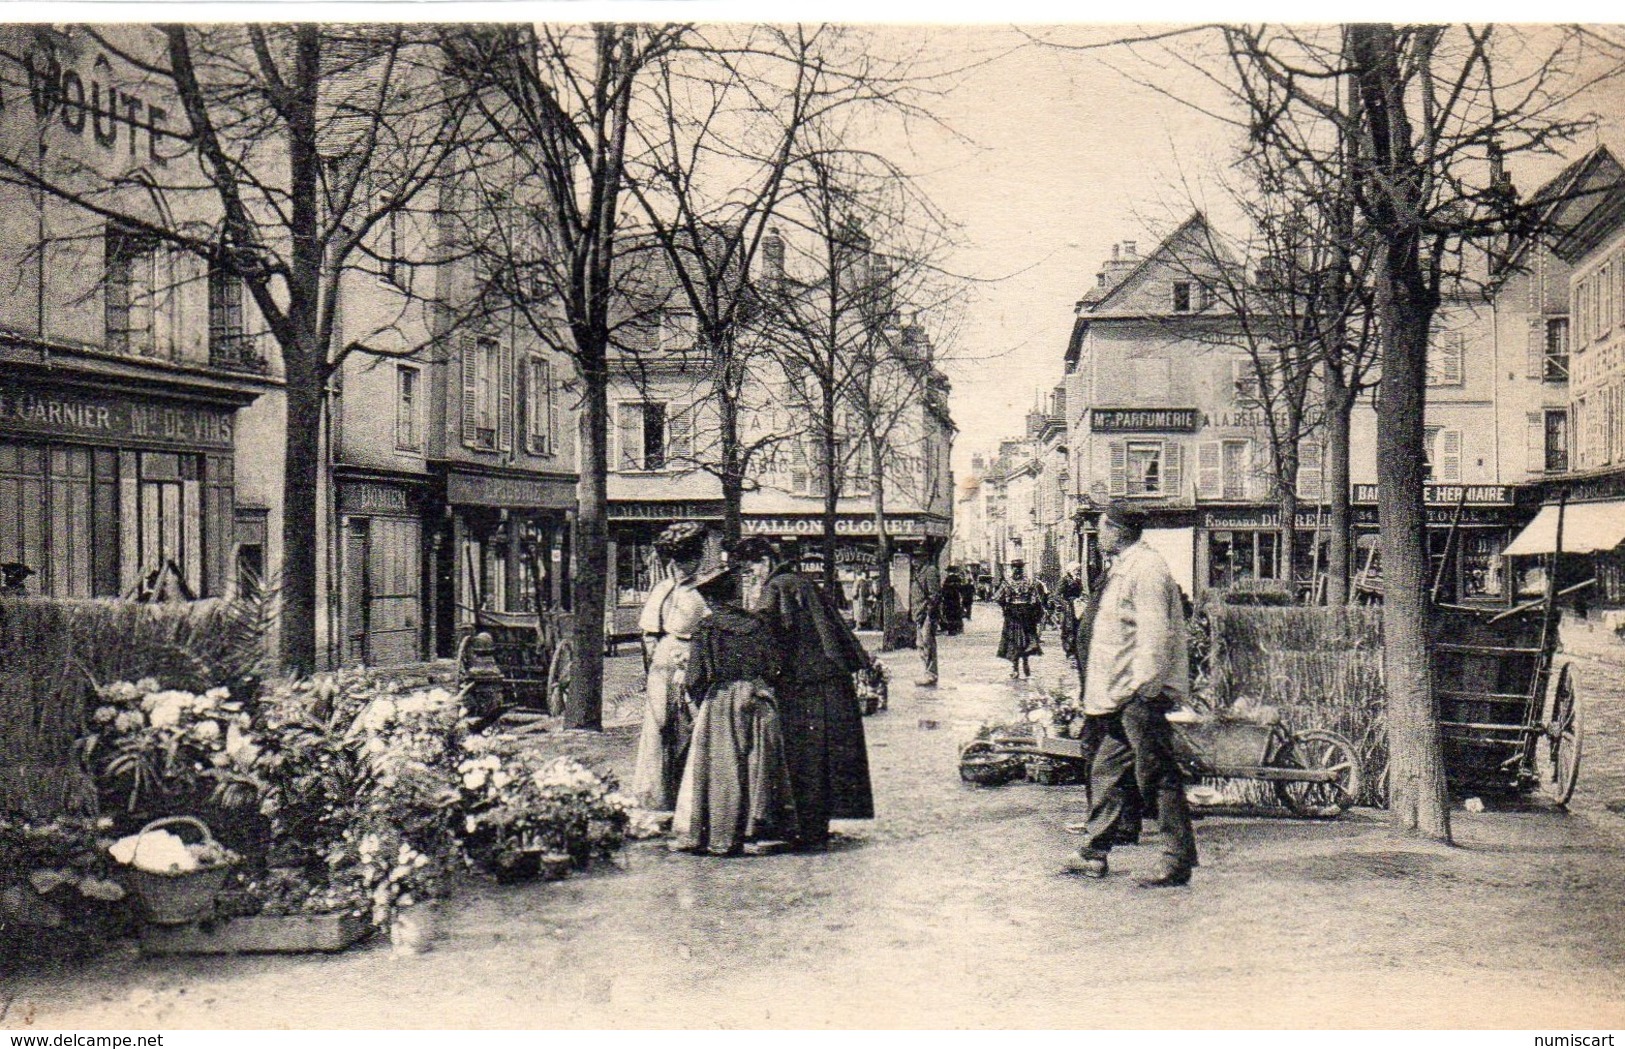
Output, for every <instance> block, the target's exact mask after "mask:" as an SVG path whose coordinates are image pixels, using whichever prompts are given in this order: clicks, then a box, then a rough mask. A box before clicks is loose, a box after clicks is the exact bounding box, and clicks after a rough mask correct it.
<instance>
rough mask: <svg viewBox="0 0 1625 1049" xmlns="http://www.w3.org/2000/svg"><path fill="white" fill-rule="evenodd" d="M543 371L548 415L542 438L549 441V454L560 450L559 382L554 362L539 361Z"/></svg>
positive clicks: (543, 386)
mask: <svg viewBox="0 0 1625 1049" xmlns="http://www.w3.org/2000/svg"><path fill="white" fill-rule="evenodd" d="M537 363H538V364H540V365H541V371H542V380H541V381H542V405H543V407H544V409H545V410H546V412H547V415H546V416H545V418H544V419H543V420H542V439H543V440H544V441H546V442H547V447H546V448H545V451H546V453H547V454H548V455H557V454H558V452H559V384H558V383H557V382H555V381H554V379H553V362H552V361H538V362H537Z"/></svg>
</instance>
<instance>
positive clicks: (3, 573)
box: [0, 561, 34, 597]
mask: <svg viewBox="0 0 1625 1049" xmlns="http://www.w3.org/2000/svg"><path fill="white" fill-rule="evenodd" d="M33 574H34V570H33V569H32V568H29V567H28V566H27V565H25V564H23V563H22V562H20V561H7V562H6V563H5V564H0V597H27V596H28V577H29V576H31V575H33Z"/></svg>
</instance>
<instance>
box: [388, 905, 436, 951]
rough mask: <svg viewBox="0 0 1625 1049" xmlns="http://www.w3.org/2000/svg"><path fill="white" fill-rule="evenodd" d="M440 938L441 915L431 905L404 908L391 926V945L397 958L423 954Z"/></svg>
mask: <svg viewBox="0 0 1625 1049" xmlns="http://www.w3.org/2000/svg"><path fill="white" fill-rule="evenodd" d="M439 938H440V914H439V912H438V911H437V910H436V908H435V907H434V906H433V905H431V904H423V903H420V904H417V905H415V906H412V907H402V908H400V909H399V910H397V911H396V912H395V920H394V921H392V922H391V923H390V925H389V943H390V947H391V948H392V950H393V953H394V954H395V955H396V956H397V957H405V956H410V955H417V954H423V953H425V952H427V951H429V950H431V949H432V948H433V947H434V941H435V940H437V939H439Z"/></svg>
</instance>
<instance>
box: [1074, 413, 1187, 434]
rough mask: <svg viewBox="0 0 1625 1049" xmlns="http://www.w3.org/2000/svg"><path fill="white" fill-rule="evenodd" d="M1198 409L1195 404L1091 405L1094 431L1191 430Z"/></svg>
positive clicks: (1182, 431) (1090, 426)
mask: <svg viewBox="0 0 1625 1049" xmlns="http://www.w3.org/2000/svg"><path fill="white" fill-rule="evenodd" d="M1201 416H1202V413H1201V412H1200V411H1198V410H1197V409H1195V408H1091V409H1089V428H1090V429H1091V430H1093V431H1094V432H1095V433H1166V432H1169V431H1174V432H1181V433H1194V432H1195V431H1196V428H1197V426H1198V425H1199V424H1200V422H1201Z"/></svg>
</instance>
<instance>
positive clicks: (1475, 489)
mask: <svg viewBox="0 0 1625 1049" xmlns="http://www.w3.org/2000/svg"><path fill="white" fill-rule="evenodd" d="M1464 493H1465V494H1466V497H1467V498H1466V499H1465V500H1463V499H1462V495H1463V494H1464ZM1512 496H1513V490H1512V489H1511V488H1509V487H1508V486H1506V485H1504V484H1429V485H1424V486H1423V487H1422V501H1423V502H1425V503H1447V504H1449V505H1451V506H1454V505H1456V504H1457V503H1460V502H1466V504H1467V505H1468V506H1510V505H1511V504H1512ZM1352 501H1353V502H1356V503H1375V502H1377V501H1378V500H1377V486H1376V485H1374V484H1357V485H1355V486H1354V495H1353V498H1352Z"/></svg>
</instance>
